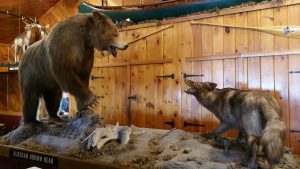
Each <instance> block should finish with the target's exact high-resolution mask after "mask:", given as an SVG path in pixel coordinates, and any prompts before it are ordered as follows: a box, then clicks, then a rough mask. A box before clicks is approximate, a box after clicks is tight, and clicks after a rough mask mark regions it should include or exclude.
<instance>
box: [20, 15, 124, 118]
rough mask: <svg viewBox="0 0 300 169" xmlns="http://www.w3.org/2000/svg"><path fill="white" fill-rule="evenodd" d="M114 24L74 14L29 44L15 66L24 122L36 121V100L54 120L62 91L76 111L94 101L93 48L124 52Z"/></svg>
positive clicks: (108, 20) (102, 18)
mask: <svg viewBox="0 0 300 169" xmlns="http://www.w3.org/2000/svg"><path fill="white" fill-rule="evenodd" d="M127 46H128V45H127V44H126V43H125V42H123V41H122V40H121V39H120V37H119V34H118V31H117V28H116V26H115V24H113V22H112V21H111V20H110V19H109V18H108V17H106V16H104V15H103V14H101V13H98V12H93V13H92V14H77V15H75V16H72V17H70V18H69V19H67V20H65V21H62V22H59V23H58V24H57V25H56V26H55V27H54V28H53V29H52V31H51V33H50V34H49V36H48V37H47V38H45V39H42V40H40V41H38V42H36V43H35V44H33V45H31V46H30V47H29V48H28V49H27V50H26V52H25V53H24V55H23V57H22V59H21V61H20V65H19V79H20V87H21V93H22V99H23V121H24V123H31V122H37V121H36V114H37V109H38V104H39V98H43V99H44V101H45V106H46V109H47V112H48V114H49V116H50V117H51V118H58V116H57V112H58V109H59V105H60V99H61V96H62V91H66V92H69V93H71V94H72V95H74V96H75V99H76V102H77V108H78V109H79V110H85V109H87V108H88V107H89V106H90V105H91V104H93V103H94V102H95V100H96V96H95V95H94V94H93V93H92V92H91V91H90V90H89V88H88V86H89V77H90V73H91V70H92V66H93V62H94V48H96V49H98V50H110V51H111V53H112V54H115V53H114V50H115V48H116V47H117V48H120V49H126V48H127Z"/></svg>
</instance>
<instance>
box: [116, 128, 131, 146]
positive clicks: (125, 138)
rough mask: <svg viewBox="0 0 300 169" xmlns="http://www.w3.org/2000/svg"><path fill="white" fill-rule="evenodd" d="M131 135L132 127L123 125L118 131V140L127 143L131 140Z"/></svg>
mask: <svg viewBox="0 0 300 169" xmlns="http://www.w3.org/2000/svg"><path fill="white" fill-rule="evenodd" d="M130 135H131V127H127V126H126V127H123V128H121V129H120V130H119V132H118V140H119V141H120V143H121V144H123V145H125V144H127V143H128V142H129V139H130Z"/></svg>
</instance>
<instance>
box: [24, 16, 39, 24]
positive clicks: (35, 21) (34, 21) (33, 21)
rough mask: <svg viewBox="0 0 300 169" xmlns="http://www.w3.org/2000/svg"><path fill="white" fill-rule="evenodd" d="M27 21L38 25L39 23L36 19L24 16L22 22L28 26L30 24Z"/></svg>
mask: <svg viewBox="0 0 300 169" xmlns="http://www.w3.org/2000/svg"><path fill="white" fill-rule="evenodd" d="M27 19H29V20H30V21H31V22H32V23H34V24H36V23H38V21H37V20H36V18H35V19H32V18H30V17H25V16H22V21H23V22H24V23H25V24H26V25H29V24H30V23H28V22H27Z"/></svg>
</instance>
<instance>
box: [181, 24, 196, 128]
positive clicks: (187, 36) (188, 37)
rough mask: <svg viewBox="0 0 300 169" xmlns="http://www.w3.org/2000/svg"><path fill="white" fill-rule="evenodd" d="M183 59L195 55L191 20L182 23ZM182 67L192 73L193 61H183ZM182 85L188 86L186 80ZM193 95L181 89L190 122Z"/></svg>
mask: <svg viewBox="0 0 300 169" xmlns="http://www.w3.org/2000/svg"><path fill="white" fill-rule="evenodd" d="M181 27H182V28H184V29H181V46H180V47H181V59H182V60H184V59H185V58H186V57H191V56H193V44H192V43H193V37H192V25H191V24H190V23H189V22H183V23H181ZM181 69H182V71H183V72H186V73H192V63H191V62H182V63H181ZM181 83H182V84H181V85H182V87H183V86H186V85H185V83H184V81H182V82H181ZM191 99H192V96H191V95H187V94H186V93H185V92H184V88H182V89H181V102H182V103H181V104H182V106H181V111H182V118H183V121H186V122H190V121H191V120H192V112H191V105H192V100H191ZM184 130H188V131H193V126H187V127H185V128H184Z"/></svg>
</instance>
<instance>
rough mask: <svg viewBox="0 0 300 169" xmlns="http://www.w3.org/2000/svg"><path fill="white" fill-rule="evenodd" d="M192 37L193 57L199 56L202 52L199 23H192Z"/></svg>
mask: <svg viewBox="0 0 300 169" xmlns="http://www.w3.org/2000/svg"><path fill="white" fill-rule="evenodd" d="M192 37H193V57H201V54H202V26H201V25H192ZM186 61H187V60H186Z"/></svg>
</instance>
